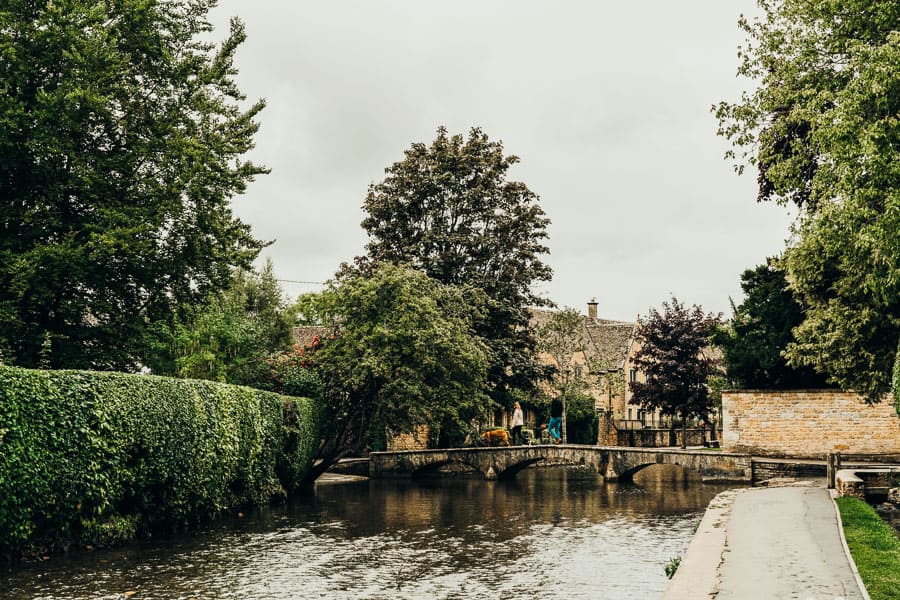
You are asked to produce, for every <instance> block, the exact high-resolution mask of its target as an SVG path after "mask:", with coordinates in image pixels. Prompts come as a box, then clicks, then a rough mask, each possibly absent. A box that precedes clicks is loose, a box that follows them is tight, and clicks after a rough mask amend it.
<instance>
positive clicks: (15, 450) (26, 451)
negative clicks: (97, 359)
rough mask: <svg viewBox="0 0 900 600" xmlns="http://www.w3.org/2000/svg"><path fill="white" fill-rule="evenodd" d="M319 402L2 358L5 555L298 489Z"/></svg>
mask: <svg viewBox="0 0 900 600" xmlns="http://www.w3.org/2000/svg"><path fill="white" fill-rule="evenodd" d="M317 437H318V417H317V411H316V409H315V406H314V403H313V402H312V401H311V400H308V399H305V398H291V397H288V396H280V395H278V394H274V393H271V392H263V391H260V390H255V389H251V388H246V387H238V386H230V385H225V384H220V383H214V382H209V381H191V380H179V379H170V378H166V377H154V376H145V375H128V374H123V373H99V372H85V371H36V370H28V369H19V368H12V367H4V366H0V553H2V554H4V555H6V556H7V557H16V556H19V555H22V554H29V553H33V552H37V551H41V552H43V551H46V550H47V549H49V548H53V547H59V546H67V545H69V544H72V543H74V544H91V545H104V544H109V543H114V542H116V541H119V540H123V539H129V538H131V537H134V536H135V535H137V534H140V533H141V532H143V531H159V530H167V531H174V530H181V529H185V528H188V527H190V526H192V525H194V524H196V523H198V522H200V521H202V520H204V519H205V518H208V517H209V516H212V515H215V514H216V513H218V512H219V511H221V510H223V509H226V508H228V507H234V506H240V505H245V504H251V503H262V502H267V501H270V500H271V499H273V498H276V497H279V496H283V495H285V493H287V492H290V491H293V490H294V489H295V488H296V487H297V486H298V485H299V484H300V482H301V480H302V478H303V476H304V475H305V474H306V472H307V471H308V469H309V467H310V464H311V461H312V458H313V455H314V452H315V449H316V443H315V442H316V439H317Z"/></svg>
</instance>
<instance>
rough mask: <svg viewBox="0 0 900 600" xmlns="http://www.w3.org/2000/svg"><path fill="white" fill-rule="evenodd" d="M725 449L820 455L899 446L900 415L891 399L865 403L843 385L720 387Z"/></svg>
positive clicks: (870, 451)
mask: <svg viewBox="0 0 900 600" xmlns="http://www.w3.org/2000/svg"><path fill="white" fill-rule="evenodd" d="M722 412H723V432H722V447H723V449H724V450H730V451H735V452H748V453H751V454H756V455H762V456H795V457H810V458H822V457H823V455H825V454H828V453H829V452H843V453H854V454H874V453H897V452H900V418H898V416H897V413H896V411H895V410H894V406H893V404H892V403H891V402H890V400H889V399H885V400H884V401H882V402H880V403H878V404H874V405H867V404H866V403H865V401H864V400H863V399H862V398H861V397H860V396H859V395H857V394H854V393H852V392H844V391H840V390H792V391H772V390H738V391H725V392H723V393H722Z"/></svg>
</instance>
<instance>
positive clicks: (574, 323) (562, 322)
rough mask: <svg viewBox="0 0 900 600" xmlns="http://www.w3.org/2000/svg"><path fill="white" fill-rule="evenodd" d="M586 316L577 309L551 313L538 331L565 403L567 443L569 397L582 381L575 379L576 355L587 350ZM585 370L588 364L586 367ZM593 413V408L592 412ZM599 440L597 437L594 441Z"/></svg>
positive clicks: (541, 348)
mask: <svg viewBox="0 0 900 600" xmlns="http://www.w3.org/2000/svg"><path fill="white" fill-rule="evenodd" d="M584 333H585V329H584V317H583V316H581V314H580V313H579V312H578V311H577V310H575V309H574V308H566V309H564V310H561V311H554V312H552V313H550V315H549V316H548V317H547V319H546V320H544V321H543V322H542V323H540V324H539V325H538V326H537V328H536V331H535V335H536V337H537V340H538V341H537V350H538V351H539V352H543V353H545V354H547V355H549V356H550V357H551V358H552V359H553V366H552V368H551V371H550V377H551V381H552V382H553V384H554V386H555V387H556V389H557V390H559V397H560V399H561V400H562V402H563V422H562V439H563V442H568V441H569V437H568V429H569V427H568V421H569V419H568V413H569V406H568V404H569V397H570V396H574V395H577V392H578V391H579V390H578V388H579V387H581V386H580V385H579V384H580V383H581V382H579V381H577V380H576V378H575V368H576V354H577V353H579V352H583V351H584V347H585V344H586V340H585V338H584ZM583 367H584V368H585V369H586V368H587V367H588V365H583ZM591 412H592V413H593V408H592V410H591ZM595 439H596V438H595Z"/></svg>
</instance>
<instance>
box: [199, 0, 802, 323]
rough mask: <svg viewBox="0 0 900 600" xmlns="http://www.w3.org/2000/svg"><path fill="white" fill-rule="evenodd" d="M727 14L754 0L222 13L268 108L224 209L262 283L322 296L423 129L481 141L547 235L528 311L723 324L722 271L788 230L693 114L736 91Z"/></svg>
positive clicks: (250, 86) (731, 289)
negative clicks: (237, 188)
mask: <svg viewBox="0 0 900 600" xmlns="http://www.w3.org/2000/svg"><path fill="white" fill-rule="evenodd" d="M741 13H745V14H756V7H755V2H754V0H684V1H681V2H675V1H672V0H645V1H643V2H640V1H638V2H612V1H609V0H605V1H597V0H593V1H587V0H585V1H560V2H552V1H550V0H546V1H543V2H526V1H522V0H516V1H513V0H508V1H503V2H501V1H486V0H479V1H456V2H436V1H425V0H409V1H397V0H390V1H388V0H382V1H375V0H358V1H353V2H351V1H347V0H328V1H327V2H322V1H317V2H307V1H294V0H292V1H288V0H280V1H279V0H256V1H255V2H247V1H246V0H222V1H221V2H220V4H219V7H218V8H216V9H215V10H214V11H213V13H212V15H211V17H212V20H213V22H214V23H215V24H216V26H217V27H218V28H220V29H219V32H220V37H221V36H223V35H224V33H225V31H226V30H227V22H228V19H229V18H230V17H231V16H238V17H240V18H241V19H242V20H243V21H244V22H245V24H246V27H247V33H248V36H249V38H248V40H247V42H246V43H245V44H244V45H243V46H242V47H241V48H240V49H239V50H238V56H237V67H238V69H239V70H240V74H239V76H238V82H239V85H240V87H241V89H242V90H243V91H244V92H245V93H246V94H247V95H248V97H249V99H250V100H255V99H257V98H265V99H266V100H267V102H268V107H267V108H266V109H265V111H263V113H262V115H261V117H260V121H261V123H262V128H261V129H260V132H259V134H258V136H257V147H256V150H255V151H254V152H253V154H252V155H251V157H252V158H253V160H255V161H257V162H260V163H263V164H265V165H267V166H269V167H270V168H271V169H272V173H271V174H270V175H266V176H262V177H260V178H258V179H257V181H256V182H254V183H252V184H251V185H250V187H249V189H248V191H247V193H246V194H244V195H243V196H241V197H238V198H235V200H234V208H235V212H236V214H237V215H238V216H239V217H240V218H241V219H242V220H244V221H246V222H248V223H250V224H251V225H252V227H253V230H254V232H255V234H256V236H257V237H259V238H262V239H267V240H275V243H274V244H273V245H272V246H271V247H269V248H267V249H266V250H265V251H264V253H263V256H268V257H271V258H272V259H273V261H274V263H275V269H276V272H277V274H278V277H279V278H281V279H286V280H296V281H324V280H326V279H329V278H330V277H331V276H332V275H333V274H334V272H335V271H336V269H337V268H338V266H339V264H340V263H341V262H342V261H347V260H351V259H352V258H353V257H354V256H356V255H358V254H360V253H362V251H363V246H364V244H365V241H366V237H365V233H364V232H363V230H362V228H361V227H360V222H361V221H362V219H363V213H362V209H361V206H362V202H363V199H364V197H365V194H366V190H367V187H368V185H369V184H370V183H373V182H378V181H381V180H382V179H383V177H384V168H385V167H387V166H389V165H390V164H392V163H394V162H396V161H398V160H401V159H402V158H403V151H404V150H405V149H406V148H408V147H409V146H410V144H412V143H413V142H425V143H430V142H431V141H432V140H433V139H434V137H435V131H436V129H437V128H438V126H440V125H445V126H446V127H447V128H448V130H449V131H450V132H451V133H466V132H467V131H468V129H469V128H470V127H472V126H480V127H482V128H483V129H484V131H485V133H487V134H488V136H489V137H490V138H491V139H493V140H501V141H502V142H503V144H504V148H505V150H506V152H507V154H515V155H517V156H519V157H520V159H521V163H520V164H518V165H516V166H515V167H514V168H513V169H511V171H510V174H509V177H510V179H513V180H519V181H523V182H525V183H526V184H527V185H528V187H529V188H530V189H531V190H532V191H534V192H535V193H536V194H538V195H539V196H540V198H541V206H542V207H543V209H544V211H545V212H546V213H547V216H548V217H549V218H550V220H551V221H552V225H551V226H550V228H549V233H550V239H549V242H548V245H549V247H550V255H549V256H548V257H546V261H547V262H548V264H550V265H551V266H552V267H553V270H554V276H553V280H552V281H551V282H550V283H547V284H542V285H540V286H539V287H538V288H536V289H537V291H538V292H539V293H540V294H541V295H543V296H546V297H549V298H550V299H552V300H553V301H555V302H557V303H558V304H560V305H561V306H574V307H576V308H579V309H581V310H582V311H584V310H585V303H586V302H587V301H588V300H589V299H591V298H592V297H596V298H597V300H598V302H599V304H600V309H599V312H600V316H602V317H606V318H613V319H625V320H632V319H634V318H635V316H636V315H638V314H641V315H644V314H646V312H647V310H648V308H649V307H650V306H655V307H658V306H660V304H661V303H662V301H663V300H665V299H667V298H668V297H669V296H670V295H671V294H675V295H676V296H677V297H678V298H679V299H680V300H682V301H684V302H686V303H689V304H692V303H697V304H701V305H702V306H703V307H704V308H706V309H707V310H711V311H715V312H719V311H721V312H724V313H725V316H730V309H729V304H728V299H729V297H732V298H734V299H735V300H736V301H739V300H740V298H741V291H740V285H739V283H740V282H739V276H740V273H741V271H743V270H744V269H746V268H748V267H752V266H754V265H756V264H759V263H761V262H763V261H764V260H765V258H766V257H767V256H770V255H775V254H778V253H780V252H781V250H782V249H783V247H784V243H785V242H784V240H785V238H786V237H787V236H788V226H789V224H790V221H791V216H790V215H789V213H788V210H787V209H785V208H782V207H779V206H777V205H772V204H757V203H756V201H755V198H756V192H755V173H748V174H746V175H743V176H741V177H738V176H737V175H735V174H734V172H733V170H732V167H731V164H730V163H729V162H728V161H726V160H724V159H723V158H722V157H723V154H724V152H725V150H726V149H727V146H726V143H725V142H724V140H722V139H720V138H718V137H717V136H716V135H715V131H716V125H717V124H716V120H715V118H714V117H713V115H712V114H711V113H710V110H709V109H710V106H711V105H712V104H713V103H714V102H717V101H719V100H726V99H727V100H734V99H737V98H738V97H739V95H740V92H741V91H742V90H743V89H746V88H747V87H748V86H750V85H752V84H751V83H750V82H747V81H745V80H739V79H737V78H736V77H735V71H736V68H737V64H738V59H737V55H736V49H737V45H738V44H739V43H741V42H742V41H743V39H744V36H743V35H742V33H741V32H740V31H739V30H738V28H737V20H738V17H739V15H740V14H741ZM282 285H283V287H284V289H285V291H286V292H287V293H288V294H289V295H290V296H292V297H293V296H296V295H297V294H298V293H301V292H304V291H311V290H315V289H319V286H316V285H312V284H296V283H283V284H282Z"/></svg>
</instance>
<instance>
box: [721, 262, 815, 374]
mask: <svg viewBox="0 0 900 600" xmlns="http://www.w3.org/2000/svg"><path fill="white" fill-rule="evenodd" d="M741 289H742V290H743V291H744V294H745V296H744V299H743V301H742V302H741V303H740V304H739V305H737V306H735V305H734V304H733V303H732V311H733V313H734V315H733V316H732V318H731V321H730V322H729V323H727V324H725V325H723V326H722V327H719V328H718V329H717V330H716V332H715V335H714V336H713V342H714V343H715V344H716V345H718V346H719V347H720V348H721V349H722V354H723V362H724V366H725V373H726V376H727V378H728V382H729V383H730V385H732V386H736V387H741V388H756V389H769V388H774V389H790V388H821V387H825V386H826V378H825V377H824V376H823V375H821V374H819V373H816V372H815V371H814V370H812V369H811V368H809V367H800V368H795V367H792V366H790V365H788V364H787V359H786V358H785V357H784V351H785V349H786V348H787V347H788V345H789V344H791V343H792V342H793V341H794V335H793V328H794V327H796V326H797V325H799V324H800V323H802V322H803V308H802V307H801V305H800V303H799V302H797V299H796V298H795V297H794V293H793V292H792V291H791V289H790V288H789V287H788V283H787V279H786V278H785V275H784V271H783V270H781V268H780V267H779V265H778V261H777V260H775V259H769V260H768V261H767V262H766V264H763V265H759V266H757V267H756V268H753V269H747V270H746V271H744V273H743V274H742V275H741Z"/></svg>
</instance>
